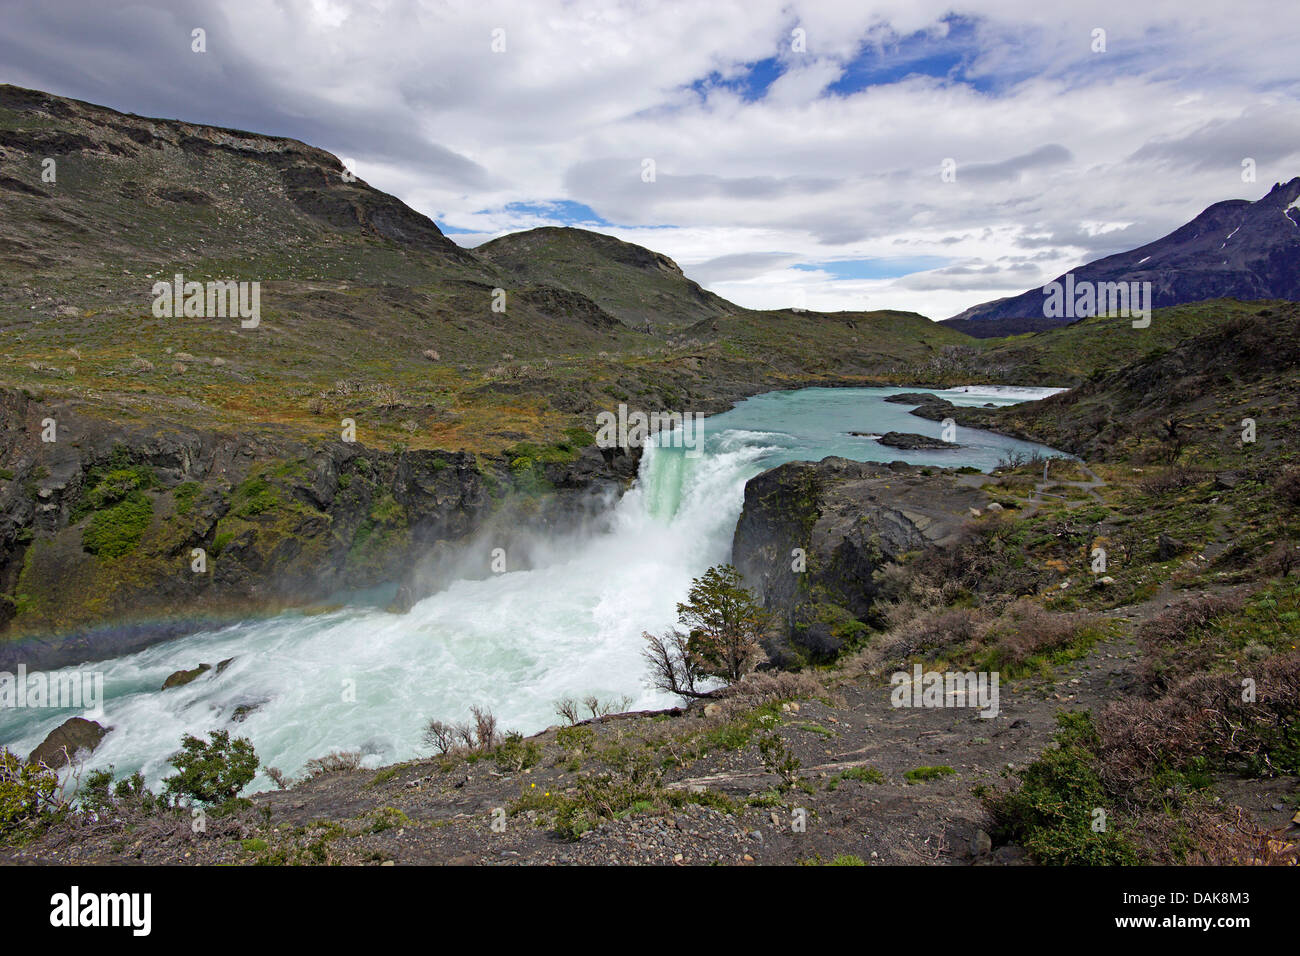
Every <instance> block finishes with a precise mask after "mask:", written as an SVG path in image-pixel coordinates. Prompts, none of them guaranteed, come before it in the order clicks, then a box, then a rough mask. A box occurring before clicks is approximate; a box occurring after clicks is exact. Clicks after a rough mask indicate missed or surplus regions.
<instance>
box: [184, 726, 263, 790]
mask: <svg viewBox="0 0 1300 956" xmlns="http://www.w3.org/2000/svg"><path fill="white" fill-rule="evenodd" d="M208 737H209V741H207V742H205V741H203V740H200V739H199V738H198V737H195V736H194V735H192V734H186V735H185V736H184V737H182V738H181V748H182V749H181V751H180V753H178V754H176V755H175V756H174V757H172V759H171V765H172V766H173V767H175V768H176V771H177V773H176V775H175V776H174V777H168V778H167V779H165V780H164V781H163V792H164V793H167V794H170V795H171V796H173V797H189V798H190V799H192V800H197V801H199V802H200V803H214V804H219V803H225V802H226V801H228V800H233V799H234V798H235V797H236V796H238V795H239V791H240V790H243V789H244V787H246V786H248V785H249V784H250V783H251V782H252V780H253V778H254V777H255V776H257V767H258V764H259V763H260V761H259V760H258V758H257V754H256V753H255V752H254V750H253V745H252V744H251V743H249V741H248V739H247V738H245V737H238V738H236V739H235V740H231V739H230V734H229V733H228V732H227V731H224V730H214V731H212V732H211V733H210V734H209V735H208Z"/></svg>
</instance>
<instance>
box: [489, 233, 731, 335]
mask: <svg viewBox="0 0 1300 956" xmlns="http://www.w3.org/2000/svg"><path fill="white" fill-rule="evenodd" d="M474 251H475V252H476V253H478V254H479V255H480V256H482V257H483V258H484V259H487V260H488V261H489V262H493V263H495V264H497V265H499V266H501V267H502V268H503V269H506V270H507V271H509V272H511V273H513V274H514V275H516V276H519V277H521V278H523V279H526V280H528V281H529V282H535V283H537V284H539V285H551V286H556V287H558V288H561V289H568V290H570V291H573V292H580V293H582V294H583V295H585V296H586V297H587V298H589V299H592V300H593V301H595V302H599V303H600V304H601V307H602V308H604V309H605V310H606V311H607V312H609V313H610V314H611V315H614V316H617V317H618V319H619V320H620V321H622V322H623V323H625V324H626V325H628V326H631V327H632V328H636V329H641V330H644V331H650V332H656V333H663V332H667V331H671V330H672V329H676V328H680V327H682V326H684V325H691V324H693V323H695V322H698V321H700V320H701V319H705V318H710V317H713V316H721V315H730V314H733V313H735V312H739V311H741V310H740V309H739V308H738V307H737V306H734V305H732V304H731V303H730V302H728V301H727V300H726V299H723V298H721V297H719V296H716V295H714V294H713V293H712V292H707V291H705V290H704V289H702V288H700V286H699V285H698V284H696V283H694V282H692V281H691V280H690V279H687V278H686V277H685V276H684V275H682V271H681V269H679V268H678V266H677V263H675V262H673V261H672V260H671V259H669V258H668V257H667V256H665V255H662V254H660V253H658V252H652V251H651V250H649V249H645V248H643V247H641V246H637V245H633V244H632V243H630V242H623V241H622V240H619V239H615V238H614V237H613V236H605V235H601V234H600V233H595V232H588V231H586V230H583V229H560V228H551V227H547V228H542V229H529V230H528V231H526V232H516V233H512V234H510V235H508V236H502V237H501V238H499V239H494V240H492V241H491V242H487V243H484V244H483V245H481V246H479V247H478V248H477V249H475V250H474Z"/></svg>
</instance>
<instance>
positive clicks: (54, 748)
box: [27, 717, 108, 770]
mask: <svg viewBox="0 0 1300 956" xmlns="http://www.w3.org/2000/svg"><path fill="white" fill-rule="evenodd" d="M107 733H108V730H107V729H106V728H105V727H103V726H102V725H100V724H99V723H97V722H96V721H93V720H87V719H86V718H84V717H70V718H69V719H67V720H65V721H64V722H63V723H61V724H59V726H57V727H55V728H54V729H53V730H52V731H50V734H49V736H48V737H46V738H45V740H43V741H42V742H41V745H40V746H39V747H37V748H36V749H35V750H33V751H32V754H31V756H30V757H28V758H27V762H28V763H30V764H41V763H43V764H45V766H47V767H49V768H50V769H52V770H58V769H59V768H60V767H62V766H63V765H64V764H66V763H67V762H68V758H69V757H71V756H74V755H75V754H76V753H77V751H79V750H81V751H85V752H87V753H89V752H91V751H93V750H94V749H95V748H96V747H98V746H99V742H100V741H101V740H103V739H104V735H105V734H107Z"/></svg>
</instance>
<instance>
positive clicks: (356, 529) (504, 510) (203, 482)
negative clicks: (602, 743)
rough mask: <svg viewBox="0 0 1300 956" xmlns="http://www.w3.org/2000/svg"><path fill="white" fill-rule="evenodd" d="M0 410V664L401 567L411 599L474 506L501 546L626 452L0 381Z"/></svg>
mask: <svg viewBox="0 0 1300 956" xmlns="http://www.w3.org/2000/svg"><path fill="white" fill-rule="evenodd" d="M49 420H53V421H54V422H55V428H56V431H55V433H54V434H55V441H53V442H46V441H42V432H43V431H45V430H46V425H47V424H48V421H49ZM0 426H3V427H2V429H0V430H2V431H3V437H2V438H0V634H3V635H4V637H6V638H10V640H7V641H4V642H0V665H3V663H4V662H5V661H6V660H9V659H11V658H12V659H13V660H15V661H16V660H23V661H25V662H27V663H28V665H29V666H50V665H53V664H57V663H70V662H74V661H78V660H86V659H91V658H99V657H105V656H109V655H112V654H118V653H122V652H124V651H126V650H130V649H136V648H139V647H142V646H145V645H146V644H148V643H151V642H153V641H156V640H158V639H160V638H162V637H166V636H170V635H171V634H173V633H176V632H177V628H182V629H183V628H184V627H185V626H186V623H187V622H188V623H189V624H192V623H193V622H194V621H196V620H209V619H212V620H219V619H222V618H224V617H226V616H229V615H235V614H247V613H260V612H266V611H273V610H276V609H279V608H283V607H290V606H301V605H304V604H310V603H312V602H317V601H320V600H323V599H325V598H327V597H328V596H329V595H331V594H335V593H338V592H343V591H350V590H356V589H362V588H369V587H373V586H376V585H379V584H383V583H391V582H395V581H399V580H401V581H404V582H405V584H406V586H407V587H408V595H407V596H408V600H410V599H415V598H418V597H420V596H423V595H422V594H420V593H416V592H415V591H412V590H411V589H413V588H414V589H418V588H421V587H423V588H426V589H427V588H429V587H433V586H436V584H437V583H438V582H437V580H436V579H434V578H427V577H426V578H422V579H421V580H419V581H416V580H412V579H410V573H411V569H412V568H414V567H416V566H417V565H418V561H417V559H418V558H419V557H420V556H422V555H425V554H427V553H429V552H431V551H433V550H435V549H441V550H440V551H439V553H440V554H443V555H444V556H445V555H446V554H447V553H448V548H449V547H453V546H454V543H455V542H460V541H463V540H465V539H467V538H468V537H469V536H470V535H473V534H475V533H478V532H482V531H484V529H485V528H487V527H488V526H489V523H491V526H492V528H493V529H494V531H493V534H494V541H495V542H496V543H497V544H499V545H500V546H502V547H506V548H509V547H510V546H511V543H512V541H514V540H516V539H517V538H519V537H521V536H523V535H526V534H528V533H529V532H531V531H536V530H545V529H550V528H554V527H557V526H563V525H565V524H567V523H570V522H575V521H577V520H580V519H581V518H582V517H583V516H584V515H587V514H590V513H591V512H593V511H594V510H595V509H596V508H597V506H598V505H599V503H600V501H602V500H604V499H605V498H607V497H608V495H610V494H612V493H615V492H617V490H618V489H620V488H621V486H622V485H623V484H624V483H626V482H627V481H628V480H630V479H631V478H632V477H633V476H634V475H635V469H636V462H635V458H634V457H633V456H631V455H625V454H621V453H616V454H606V453H603V452H601V451H600V450H599V449H597V448H596V447H595V446H591V445H589V446H587V447H585V448H581V449H576V448H575V449H574V450H573V451H572V454H571V456H570V460H567V461H547V462H542V461H529V460H521V459H519V458H516V459H514V460H513V461H511V460H508V459H506V458H502V457H494V456H478V455H474V454H470V453H467V452H444V451H432V450H403V451H380V450H377V449H374V448H368V447H365V446H364V445H362V444H359V443H349V442H343V441H327V442H321V443H317V444H309V443H307V442H305V441H303V440H301V439H297V438H293V437H288V436H286V435H282V434H278V433H277V432H276V431H275V430H274V429H272V428H270V427H267V428H263V429H259V430H256V431H254V430H248V431H242V432H239V433H229V432H219V431H209V430H204V429H201V428H196V427H190V426H183V425H176V424H172V423H164V422H133V423H114V422H107V421H104V420H103V419H102V418H100V417H98V416H96V414H95V410H94V409H93V408H91V407H89V406H84V405H81V404H79V403H76V402H70V401H60V402H55V401H51V402H43V401H39V400H37V399H35V398H33V397H31V396H29V395H27V394H25V393H23V392H22V391H18V390H0ZM195 549H202V551H203V558H202V560H203V562H204V564H205V569H204V570H202V571H198V570H195V568H194V560H195ZM92 628H93V630H92ZM14 638H27V640H21V641H15V640H13V639H14Z"/></svg>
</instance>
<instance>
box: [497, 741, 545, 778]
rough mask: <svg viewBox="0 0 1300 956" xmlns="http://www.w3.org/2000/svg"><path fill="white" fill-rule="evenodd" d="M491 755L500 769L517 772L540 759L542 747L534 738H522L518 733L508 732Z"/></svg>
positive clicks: (533, 764)
mask: <svg viewBox="0 0 1300 956" xmlns="http://www.w3.org/2000/svg"><path fill="white" fill-rule="evenodd" d="M493 757H494V758H495V759H496V763H497V766H498V767H499V768H500V769H502V770H504V771H506V772H508V773H518V772H519V771H520V770H527V769H528V768H529V767H532V766H535V765H536V764H537V761H539V760H541V759H542V748H541V747H539V746H537V742H536V741H534V740H524V738H523V737H522V736H521V735H520V734H517V733H508V734H506V739H505V740H504V741H503V742H502V743H501V745H500V746H499V747H497V749H496V752H495V753H494V754H493Z"/></svg>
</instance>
